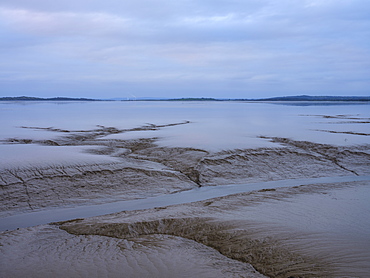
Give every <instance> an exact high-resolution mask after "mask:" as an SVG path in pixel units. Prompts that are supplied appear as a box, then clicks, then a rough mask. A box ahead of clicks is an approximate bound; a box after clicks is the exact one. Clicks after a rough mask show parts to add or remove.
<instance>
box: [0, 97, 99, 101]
mask: <svg viewBox="0 0 370 278" xmlns="http://www.w3.org/2000/svg"><path fill="white" fill-rule="evenodd" d="M2 100H5V101H99V99H92V98H70V97H52V98H40V97H26V96H21V97H1V98H0V101H2Z"/></svg>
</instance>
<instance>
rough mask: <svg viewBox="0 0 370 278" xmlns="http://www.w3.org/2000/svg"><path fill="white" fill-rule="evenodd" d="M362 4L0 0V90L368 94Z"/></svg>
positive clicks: (348, 0)
mask: <svg viewBox="0 0 370 278" xmlns="http://www.w3.org/2000/svg"><path fill="white" fill-rule="evenodd" d="M369 14H370V3H369V2H368V1H365V0H336V1H334V0H325V1H323V0H320V1H319V0H304V1H294V0H282V1H272V0H259V1H257V0H253V1H237V0H234V1H230V0H228V1H226V0H217V1H216V0H213V1H210V0H203V1H185V0H179V1H164V0H156V1H153V0H150V1H148V0H140V1H139V0H138V1H117V0H106V1H92V0H90V1H88V0H85V1H70V0H65V1H47V0H44V1H42V0H33V1H25V0H23V1H22V0H12V1H8V0H3V1H2V3H1V5H0V36H1V38H2V39H1V41H0V49H1V52H0V60H1V61H0V87H1V89H0V94H1V95H18V94H19V93H20V92H21V91H22V92H23V93H22V94H29V95H61V94H62V95H68V94H70V95H76V94H77V95H78V96H80V94H84V95H83V96H92V97H117V96H121V94H124V93H125V92H126V91H131V92H132V91H133V90H134V91H135V92H137V93H136V94H135V95H142V96H165V95H168V96H170V97H182V96H215V97H258V96H261V97H264V96H273V95H280V94H284V95H289V94H300V93H307V94H342V95H353V94H355V95H356V94H357V95H364V94H365V95H366V94H367V95H368V94H369V92H368V89H367V88H368V87H369V85H370V81H369V80H368V76H370V62H369V61H370V31H369V30H370V17H369V16H368V15H369ZM42 84H43V85H42Z"/></svg>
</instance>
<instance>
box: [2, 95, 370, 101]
mask: <svg viewBox="0 0 370 278" xmlns="http://www.w3.org/2000/svg"><path fill="white" fill-rule="evenodd" d="M0 101H256V102H262V101H268V102H280V101H283V102H285V101H300V102H310V101H316V102H317V101H320V102H327V101H335V102H341V101H342V102H344V101H345V102H348V101H353V102H354V101H357V102H370V96H308V95H300V96H283V97H272V98H260V99H246V98H240V99H237V98H235V99H232V98H230V99H224V98H204V97H200V98H135V99H123V98H122V99H92V98H71V97H52V98H40V97H28V96H19V97H0Z"/></svg>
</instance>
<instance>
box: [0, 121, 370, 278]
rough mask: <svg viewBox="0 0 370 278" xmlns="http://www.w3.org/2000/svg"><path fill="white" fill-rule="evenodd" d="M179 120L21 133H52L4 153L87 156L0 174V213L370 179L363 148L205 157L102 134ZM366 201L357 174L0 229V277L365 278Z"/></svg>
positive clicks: (289, 142)
mask: <svg viewBox="0 0 370 278" xmlns="http://www.w3.org/2000/svg"><path fill="white" fill-rule="evenodd" d="M190 124H191V123H190V122H189V121H183V122H174V123H170V124H163V125H155V124H148V125H144V126H139V127H134V128H131V129H119V128H115V127H105V126H97V127H96V128H95V129H90V130H67V129H59V128H44V127H22V128H24V129H33V130H43V131H48V132H51V134H53V133H57V134H58V135H59V136H58V137H56V138H55V137H53V138H49V139H40V140H37V139H28V138H7V139H6V140H4V142H3V144H4V145H3V146H5V145H6V146H11V147H14V148H16V147H17V146H37V147H39V148H51V149H54V148H68V147H76V148H80V150H84V151H85V152H88V153H89V154H91V155H92V157H95V158H96V159H94V160H92V161H88V162H78V161H77V162H76V161H71V162H70V163H63V164H58V163H55V164H54V165H53V164H52V165H51V164H50V163H49V164H45V165H42V164H39V165H36V166H35V165H9V166H7V165H5V166H2V168H1V169H0V187H1V200H2V201H1V202H2V203H1V217H2V218H3V219H6V217H9V216H13V215H21V214H26V213H32V212H37V211H50V213H51V214H52V212H53V209H55V208H61V207H65V208H68V207H79V206H81V207H82V206H87V205H92V204H103V203H104V204H105V203H114V202H117V201H122V200H135V199H144V198H149V197H155V196H161V195H166V194H174V193H177V192H182V191H189V190H192V189H195V188H204V187H209V188H210V189H217V187H218V186H221V185H225V184H228V185H232V184H235V185H238V184H245V186H246V187H248V184H249V183H255V182H268V181H277V180H292V179H293V180H294V179H297V180H298V179H301V178H319V177H341V176H343V177H348V176H353V177H366V176H369V175H370V146H369V145H367V144H358V145H345V146H338V145H331V144H323V143H315V142H311V141H303V140H293V139H291V138H283V137H272V136H260V138H259V139H261V140H266V141H267V142H269V143H270V144H271V145H273V147H257V148H238V149H229V150H219V151H212V150H209V149H202V148H195V147H174V146H163V144H159V143H158V138H157V137H150V136H146V137H145V138H140V137H138V138H132V139H114V138H112V137H109V136H112V135H115V134H121V133H127V132H137V131H144V132H146V131H156V130H160V129H163V128H182V127H185V126H187V125H190ZM357 136H367V135H363V134H358V135H357ZM3 146H2V147H3ZM51 149H50V150H51ZM99 157H101V158H102V159H100V158H99ZM369 194H370V181H369V179H366V178H364V179H363V180H361V181H349V182H348V181H345V182H334V183H330V182H326V183H315V184H304V185H302V184H299V183H298V184H296V185H295V186H287V187H280V188H266V189H263V188H262V189H260V190H254V191H253V190H252V191H249V192H248V189H246V192H244V193H238V194H232V195H228V196H224V197H218V198H211V199H206V200H203V201H198V202H192V203H186V204H180V205H171V206H160V205H158V204H156V205H155V207H153V208H149V209H144V210H134V211H122V212H120V211H117V212H116V213H113V214H109V215H102V216H96V217H91V218H85V219H71V220H68V221H57V222H54V223H50V224H47V223H45V224H44V225H41V226H35V227H27V228H20V229H17V230H11V231H3V232H2V233H1V234H0V239H1V246H0V249H1V251H0V252H1V253H0V256H1V260H0V261H1V262H0V264H1V269H2V271H1V274H0V276H1V277H21V276H24V275H25V273H27V276H28V277H40V276H44V275H50V276H53V277H61V276H63V277H65V276H68V277H101V276H106V277H146V276H148V275H150V276H151V277H189V276H192V277H264V276H267V277H368V275H369V274H370V269H369V267H368V264H367V262H368V261H369V259H370V251H369V248H368V246H367V244H368V242H369V240H370V238H369V234H368V232H367V231H368V230H369V229H370V223H369V220H368V219H367V217H366V214H367V213H368V212H369V211H370V207H369V205H368V203H369V202H368V201H367V200H368V197H367V196H369ZM61 270H63V271H61Z"/></svg>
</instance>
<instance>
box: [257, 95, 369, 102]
mask: <svg viewBox="0 0 370 278" xmlns="http://www.w3.org/2000/svg"><path fill="white" fill-rule="evenodd" d="M254 100H255V101H370V96H369V97H366V96H364V97H359V96H307V95H301V96H286V97H273V98H262V99H254Z"/></svg>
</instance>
